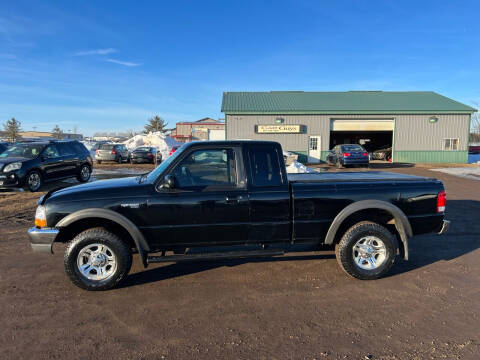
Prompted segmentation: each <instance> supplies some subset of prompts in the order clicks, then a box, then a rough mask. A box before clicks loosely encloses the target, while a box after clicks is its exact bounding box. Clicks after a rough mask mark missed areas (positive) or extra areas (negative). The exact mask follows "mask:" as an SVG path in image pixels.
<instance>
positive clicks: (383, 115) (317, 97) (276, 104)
mask: <svg viewBox="0 0 480 360" xmlns="http://www.w3.org/2000/svg"><path fill="white" fill-rule="evenodd" d="M475 111H477V110H476V109H474V108H472V107H470V106H467V105H464V104H462V103H459V102H457V101H454V100H452V99H449V98H447V97H445V96H442V95H440V94H437V93H435V92H430V91H425V92H386V91H348V92H304V91H271V92H225V93H224V94H223V101H222V112H223V113H225V126H226V138H227V139H252V140H254V139H255V140H275V141H278V142H280V143H281V144H282V147H283V149H284V150H287V151H290V152H293V153H296V154H298V155H299V160H300V161H303V162H312V163H316V162H320V161H322V160H323V161H324V160H325V158H326V155H327V152H328V150H329V149H332V148H333V147H334V146H335V145H338V144H345V143H357V144H361V145H363V146H364V147H365V148H366V149H367V150H368V151H375V150H378V149H379V148H388V147H391V148H392V161H395V162H412V163H419V162H424V163H433V162H452V163H466V162H467V158H468V140H469V130H470V117H471V114H472V113H473V112H475Z"/></svg>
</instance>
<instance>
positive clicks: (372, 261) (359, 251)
mask: <svg viewBox="0 0 480 360" xmlns="http://www.w3.org/2000/svg"><path fill="white" fill-rule="evenodd" d="M352 255H353V262H354V264H355V266H357V267H358V268H360V269H362V270H374V269H377V268H379V267H380V266H381V265H382V264H383V263H384V262H385V260H386V258H387V248H386V246H385V244H384V243H383V241H382V240H380V239H379V238H378V237H376V236H365V237H362V238H361V239H360V240H358V241H357V242H356V243H355V245H353V249H352Z"/></svg>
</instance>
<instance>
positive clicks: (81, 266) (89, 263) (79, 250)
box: [64, 227, 132, 290]
mask: <svg viewBox="0 0 480 360" xmlns="http://www.w3.org/2000/svg"><path fill="white" fill-rule="evenodd" d="M64 265H65V272H66V273H67V275H68V277H69V278H70V280H71V281H72V282H73V283H74V284H75V285H77V286H78V287H80V288H82V289H85V290H108V289H111V288H113V287H115V286H117V285H118V284H119V283H121V282H122V281H123V280H124V279H125V278H126V277H127V275H128V272H129V271H130V267H131V266H132V252H131V249H130V248H129V246H128V245H127V244H126V243H125V242H124V241H122V239H120V238H119V237H118V236H117V235H115V234H113V233H111V232H109V231H107V230H105V229H104V228H102V227H98V228H92V229H88V230H85V231H83V232H81V233H80V234H78V235H77V236H76V237H75V238H73V240H71V241H70V242H69V243H68V245H67V249H66V250H65V255H64Z"/></svg>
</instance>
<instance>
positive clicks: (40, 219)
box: [35, 205, 47, 228]
mask: <svg viewBox="0 0 480 360" xmlns="http://www.w3.org/2000/svg"><path fill="white" fill-rule="evenodd" d="M35 226H37V227H40V228H43V227H46V226H47V211H46V210H45V206H43V205H40V206H38V207H37V211H36V212H35Z"/></svg>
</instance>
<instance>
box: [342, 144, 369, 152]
mask: <svg viewBox="0 0 480 360" xmlns="http://www.w3.org/2000/svg"><path fill="white" fill-rule="evenodd" d="M342 151H347V152H348V151H365V149H364V148H362V147H361V146H360V145H342Z"/></svg>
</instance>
